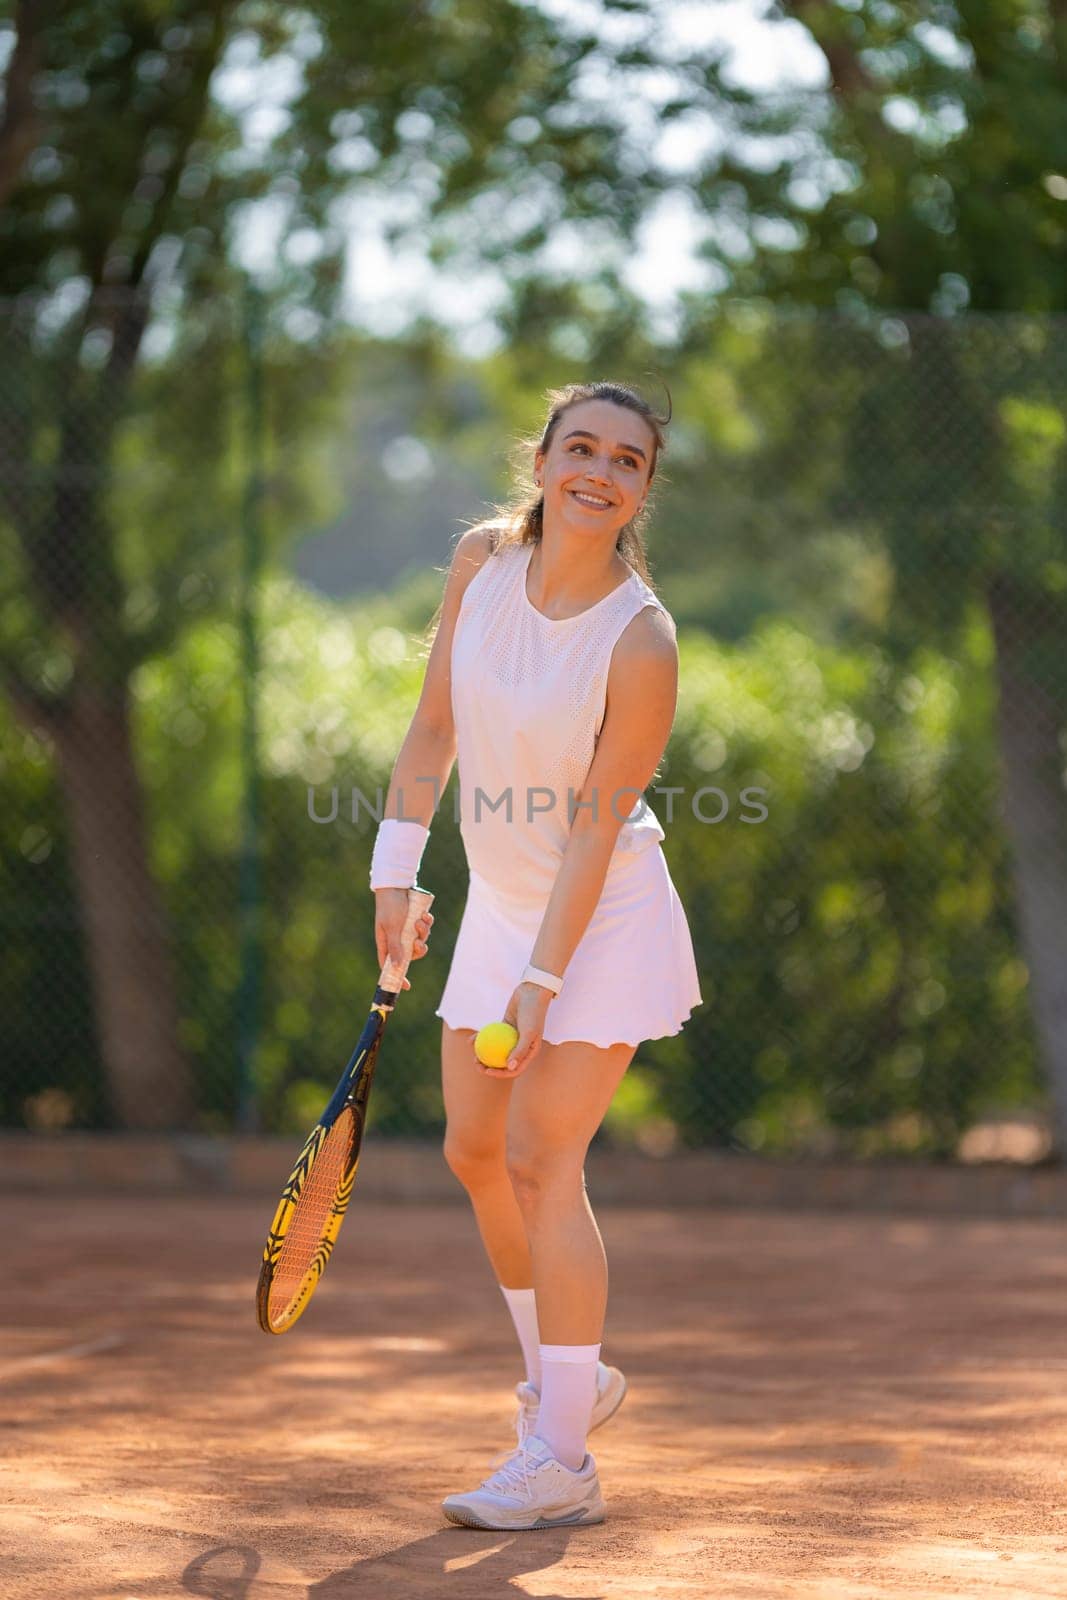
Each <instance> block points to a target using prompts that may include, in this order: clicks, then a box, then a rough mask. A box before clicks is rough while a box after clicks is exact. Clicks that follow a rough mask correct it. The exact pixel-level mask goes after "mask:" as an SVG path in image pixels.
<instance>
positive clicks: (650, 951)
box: [435, 843, 703, 1048]
mask: <svg viewBox="0 0 1067 1600" xmlns="http://www.w3.org/2000/svg"><path fill="white" fill-rule="evenodd" d="M546 905H547V901H541V902H538V903H537V904H531V903H530V902H529V901H526V900H522V899H520V898H517V897H516V896H514V895H513V894H509V893H508V892H507V891H506V890H504V889H501V888H500V887H498V886H497V885H493V884H490V883H488V882H487V881H486V879H485V878H483V877H481V876H480V875H479V874H478V873H475V872H471V874H470V885H469V889H468V893H467V903H466V906H465V907H464V911H463V918H462V921H461V923H460V928H459V933H458V935H457V937H456V947H455V950H454V952H453V955H452V965H451V967H450V969H449V973H448V980H447V982H446V983H445V987H444V992H443V993H442V995H441V1003H440V1005H439V1006H438V1008H437V1010H436V1012H435V1015H436V1016H438V1017H441V1018H442V1019H443V1020H444V1021H445V1022H446V1023H447V1024H448V1026H449V1027H450V1028H481V1027H483V1026H484V1025H485V1024H486V1023H487V1022H499V1021H500V1020H501V1018H502V1017H503V1015H504V1009H505V1007H506V1006H507V1003H508V1001H509V1000H510V998H511V995H512V992H513V990H514V989H515V988H516V987H517V985H518V984H519V983H521V981H522V974H523V969H524V968H525V967H526V965H527V963H528V962H529V960H530V957H531V954H532V952H533V947H534V943H535V941H536V939H537V935H538V933H539V931H540V927H541V922H542V919H543V917H544V913H545V907H546ZM702 1003H703V1001H702V996H701V993H700V983H699V978H698V975H697V966H696V957H695V955H694V951H693V941H692V937H691V935H690V932H689V924H688V922H687V920H686V915H685V910H684V908H683V906H682V902H681V900H680V899H679V897H678V891H677V890H676V889H675V887H674V884H673V882H672V880H671V875H670V872H669V871H668V869H667V860H666V857H665V856H664V854H663V850H662V849H661V847H660V846H659V844H658V843H657V844H655V845H654V846H653V847H652V848H646V849H643V850H641V851H639V852H636V853H633V854H629V853H625V852H620V853H619V854H618V855H617V856H616V857H614V858H613V859H612V863H611V866H610V867H609V869H608V875H607V878H606V879H605V882H604V890H603V893H602V894H601V897H600V900H599V902H598V904H597V908H596V910H595V911H594V912H593V915H592V918H591V919H590V922H589V926H588V927H587V928H586V930H585V933H584V934H583V935H582V938H581V941H580V943H579V945H578V948H577V949H576V950H575V952H574V955H573V956H572V957H571V959H570V961H569V962H568V964H567V970H566V972H565V973H564V976H563V990H562V992H561V993H560V994H559V995H557V996H556V997H555V999H554V1000H553V1001H552V1002H551V1004H550V1005H549V1007H548V1011H547V1014H546V1017H545V1031H544V1038H545V1042H546V1043H547V1044H562V1043H563V1042H564V1041H565V1040H572V1039H573V1040H579V1039H580V1040H585V1041H586V1042H587V1043H589V1044H593V1045H597V1046H598V1047H600V1048H605V1047H607V1046H608V1045H612V1044H620V1043H622V1044H630V1045H637V1044H640V1043H641V1042H642V1040H644V1039H662V1038H666V1037H667V1036H669V1035H671V1034H676V1033H679V1032H680V1031H681V1028H682V1024H683V1023H684V1022H686V1021H687V1020H688V1018H689V1015H690V1013H691V1011H692V1010H693V1007H694V1006H698V1005H701V1004H702Z"/></svg>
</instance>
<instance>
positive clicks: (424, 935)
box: [374, 889, 433, 989]
mask: <svg viewBox="0 0 1067 1600" xmlns="http://www.w3.org/2000/svg"><path fill="white" fill-rule="evenodd" d="M408 894H409V891H408V890H407V889H375V891H374V942H375V945H376V946H377V949H378V967H379V970H380V969H381V968H382V967H384V966H385V963H386V962H387V961H399V960H400V958H401V954H402V951H401V946H400V935H401V934H402V933H403V931H404V923H405V922H406V921H407V917H408ZM432 926H433V912H432V911H424V912H423V913H422V916H421V917H419V918H417V919H416V922H415V943H414V945H413V946H412V950H411V959H412V961H421V959H422V957H423V956H424V955H425V954H426V951H427V949H428V948H429V944H428V941H429V938H430V929H431V927H432ZM404 988H405V989H410V988H411V984H410V983H409V982H408V980H407V979H406V978H405V979H404Z"/></svg>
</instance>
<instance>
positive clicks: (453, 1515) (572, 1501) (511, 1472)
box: [441, 1435, 607, 1528]
mask: <svg viewBox="0 0 1067 1600" xmlns="http://www.w3.org/2000/svg"><path fill="white" fill-rule="evenodd" d="M441 1509H442V1510H443V1512H444V1514H445V1516H446V1517H447V1518H448V1520H449V1521H450V1522H458V1523H459V1524H460V1525H461V1526H462V1527H465V1528H563V1527H571V1526H574V1525H577V1524H578V1523H585V1522H603V1520H604V1515H605V1512H606V1509H607V1508H606V1506H605V1505H604V1499H603V1496H602V1495H601V1493H600V1480H599V1479H598V1477H597V1471H596V1462H595V1461H594V1459H593V1457H592V1456H591V1455H590V1454H589V1452H588V1451H586V1455H585V1460H584V1461H583V1462H582V1464H581V1466H580V1467H579V1468H578V1470H577V1472H572V1471H571V1469H570V1468H569V1467H565V1466H564V1465H563V1462H562V1461H557V1460H556V1458H555V1456H554V1455H553V1454H552V1452H551V1450H550V1449H549V1448H548V1445H547V1444H546V1443H545V1441H544V1440H543V1439H539V1438H537V1436H536V1435H535V1436H534V1437H533V1438H531V1439H528V1440H527V1441H526V1442H525V1443H524V1444H521V1445H519V1447H518V1449H517V1450H515V1451H513V1452H512V1454H511V1455H510V1456H509V1457H508V1459H507V1461H505V1463H504V1465H503V1466H502V1467H500V1468H498V1470H497V1471H496V1472H494V1473H493V1474H492V1475H491V1476H490V1477H488V1478H486V1479H485V1481H484V1482H483V1483H482V1484H481V1485H480V1486H479V1488H477V1489H472V1490H471V1491H470V1493H469V1494H450V1495H449V1496H448V1497H447V1498H446V1499H445V1500H443V1501H442V1502H441Z"/></svg>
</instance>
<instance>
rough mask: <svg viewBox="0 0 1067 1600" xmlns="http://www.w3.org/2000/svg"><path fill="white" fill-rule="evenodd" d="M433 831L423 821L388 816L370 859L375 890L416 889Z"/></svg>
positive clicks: (371, 884)
mask: <svg viewBox="0 0 1067 1600" xmlns="http://www.w3.org/2000/svg"><path fill="white" fill-rule="evenodd" d="M429 837H430V830H429V828H427V827H426V826H425V825H424V824H423V823H421V822H400V821H398V819H397V818H396V817H384V818H383V819H382V821H381V822H380V823H379V824H378V833H377V836H376V838H375V840H374V850H373V852H372V854H371V861H370V886H371V888H372V889H413V888H414V887H415V884H416V882H417V881H418V876H419V863H420V862H421V860H422V852H423V851H424V850H425V848H426V841H427V839H428V838H429Z"/></svg>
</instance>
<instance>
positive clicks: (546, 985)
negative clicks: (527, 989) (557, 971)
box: [522, 967, 563, 994]
mask: <svg viewBox="0 0 1067 1600" xmlns="http://www.w3.org/2000/svg"><path fill="white" fill-rule="evenodd" d="M522 981H523V983H539V984H540V985H541V987H542V989H551V990H552V993H553V994H559V992H560V990H561V989H562V988H563V979H562V978H557V977H555V976H553V974H552V973H551V972H542V970H541V968H540V967H527V968H526V971H525V972H524V973H523V975H522Z"/></svg>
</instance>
